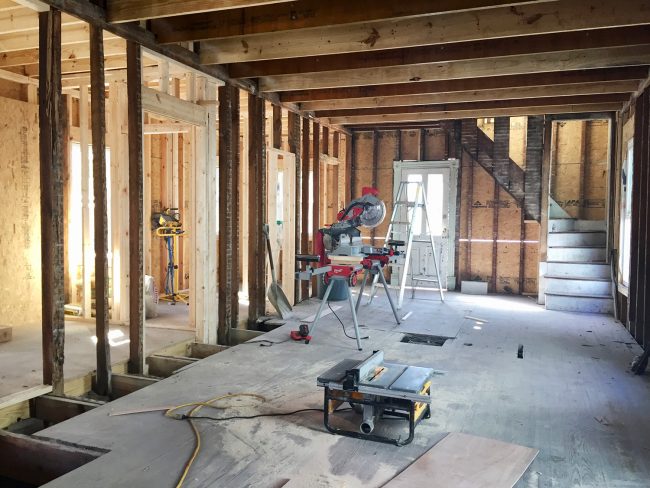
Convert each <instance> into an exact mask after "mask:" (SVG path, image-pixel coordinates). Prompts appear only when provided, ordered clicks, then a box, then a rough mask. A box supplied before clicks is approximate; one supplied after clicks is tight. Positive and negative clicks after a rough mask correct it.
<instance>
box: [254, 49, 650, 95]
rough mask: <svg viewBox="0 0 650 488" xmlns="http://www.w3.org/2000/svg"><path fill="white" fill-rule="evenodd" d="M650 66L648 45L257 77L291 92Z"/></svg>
mask: <svg viewBox="0 0 650 488" xmlns="http://www.w3.org/2000/svg"><path fill="white" fill-rule="evenodd" d="M649 63H650V45H642V46H638V47H637V46H625V47H615V48H601V49H585V50H578V51H571V52H570V53H564V52H562V53H543V54H531V55H519V56H506V57H502V58H490V59H472V60H467V61H458V62H449V63H431V64H420V65H409V66H392V67H387V68H365V69H356V70H348V71H345V72H342V71H327V72H323V73H316V74H307V75H279V76H268V77H265V78H261V79H260V82H259V88H260V91H263V92H270V91H291V90H310V89H318V88H337V87H350V86H363V85H381V84H394V83H407V82H422V81H436V80H449V79H460V78H480V77H486V76H503V75H516V74H525V73H540V72H550V71H568V70H580V69H593V68H607V67H620V66H638V65H644V64H649Z"/></svg>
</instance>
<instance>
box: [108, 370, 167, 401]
mask: <svg viewBox="0 0 650 488" xmlns="http://www.w3.org/2000/svg"><path fill="white" fill-rule="evenodd" d="M157 382H158V380H157V379H156V378H150V377H147V376H138V375H131V374H113V375H112V376H111V384H112V390H113V391H112V393H113V395H112V398H113V399H115V398H121V397H123V396H126V395H128V394H129V393H133V392H134V391H138V390H141V389H142V388H145V387H147V386H149V385H153V384H154V383H157Z"/></svg>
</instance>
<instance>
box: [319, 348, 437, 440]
mask: <svg viewBox="0 0 650 488" xmlns="http://www.w3.org/2000/svg"><path fill="white" fill-rule="evenodd" d="M434 374H435V371H434V370H433V369H431V368H422V367H419V366H408V365H406V364H397V363H388V362H385V361H384V353H383V351H375V352H374V353H373V354H372V355H371V356H369V357H368V358H366V359H363V360H359V359H345V360H343V361H341V362H340V363H338V364H337V365H336V366H334V367H333V368H330V369H329V370H327V371H326V372H325V373H323V374H322V375H320V376H319V377H318V379H317V384H318V386H321V387H323V388H324V389H325V394H324V408H323V411H324V424H325V428H326V429H327V430H328V431H330V432H332V433H333V434H340V435H345V436H348V437H355V438H360V439H368V440H372V441H378V442H385V443H389V444H395V445H397V446H403V445H406V444H408V443H410V442H411V441H412V440H413V437H414V435H415V427H416V426H417V425H418V424H419V423H420V421H421V420H422V419H424V418H429V417H430V416H431V410H430V405H431V379H432V377H433V375H434ZM345 402H347V403H349V404H350V405H351V406H352V407H353V409H354V410H355V411H357V412H361V413H362V415H363V418H362V421H361V423H360V425H359V431H351V430H345V429H341V428H337V427H333V426H332V425H331V424H330V417H331V416H332V414H333V413H335V411H336V409H337V408H338V407H339V406H340V405H341V404H343V403H345ZM383 417H394V418H403V419H406V420H408V423H409V434H408V437H407V438H406V439H404V440H402V438H401V436H400V437H398V438H393V437H386V436H382V435H377V434H373V433H372V432H373V431H374V429H375V423H376V422H379V421H381V419H382V418H383Z"/></svg>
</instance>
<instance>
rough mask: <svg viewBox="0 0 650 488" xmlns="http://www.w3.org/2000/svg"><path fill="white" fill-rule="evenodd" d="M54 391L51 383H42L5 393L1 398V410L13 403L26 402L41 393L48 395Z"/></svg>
mask: <svg viewBox="0 0 650 488" xmlns="http://www.w3.org/2000/svg"><path fill="white" fill-rule="evenodd" d="M51 392H52V386H50V385H41V386H33V387H31V388H26V389H24V390H22V391H19V392H16V393H12V394H11V395H5V396H3V397H2V398H0V410H3V409H5V408H7V407H11V406H12V405H16V404H18V403H21V402H24V401H26V400H31V399H32V398H34V397H37V396H40V395H47V394H48V393H51Z"/></svg>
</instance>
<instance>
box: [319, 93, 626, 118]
mask: <svg viewBox="0 0 650 488" xmlns="http://www.w3.org/2000/svg"><path fill="white" fill-rule="evenodd" d="M628 99H629V95H628V94H627V93H610V94H605V95H579V96H566V97H545V98H522V99H511V100H496V101H487V102H464V103H444V104H437V105H412V106H400V107H378V108H359V109H344V110H321V111H319V112H316V115H317V116H318V117H327V118H330V117H347V116H360V115H381V114H413V113H421V112H454V111H467V110H485V109H493V108H512V107H543V106H546V105H563V104H566V105H579V104H595V103H617V102H618V103H620V104H621V106H623V103H625V102H626V101H627V100H628Z"/></svg>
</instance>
